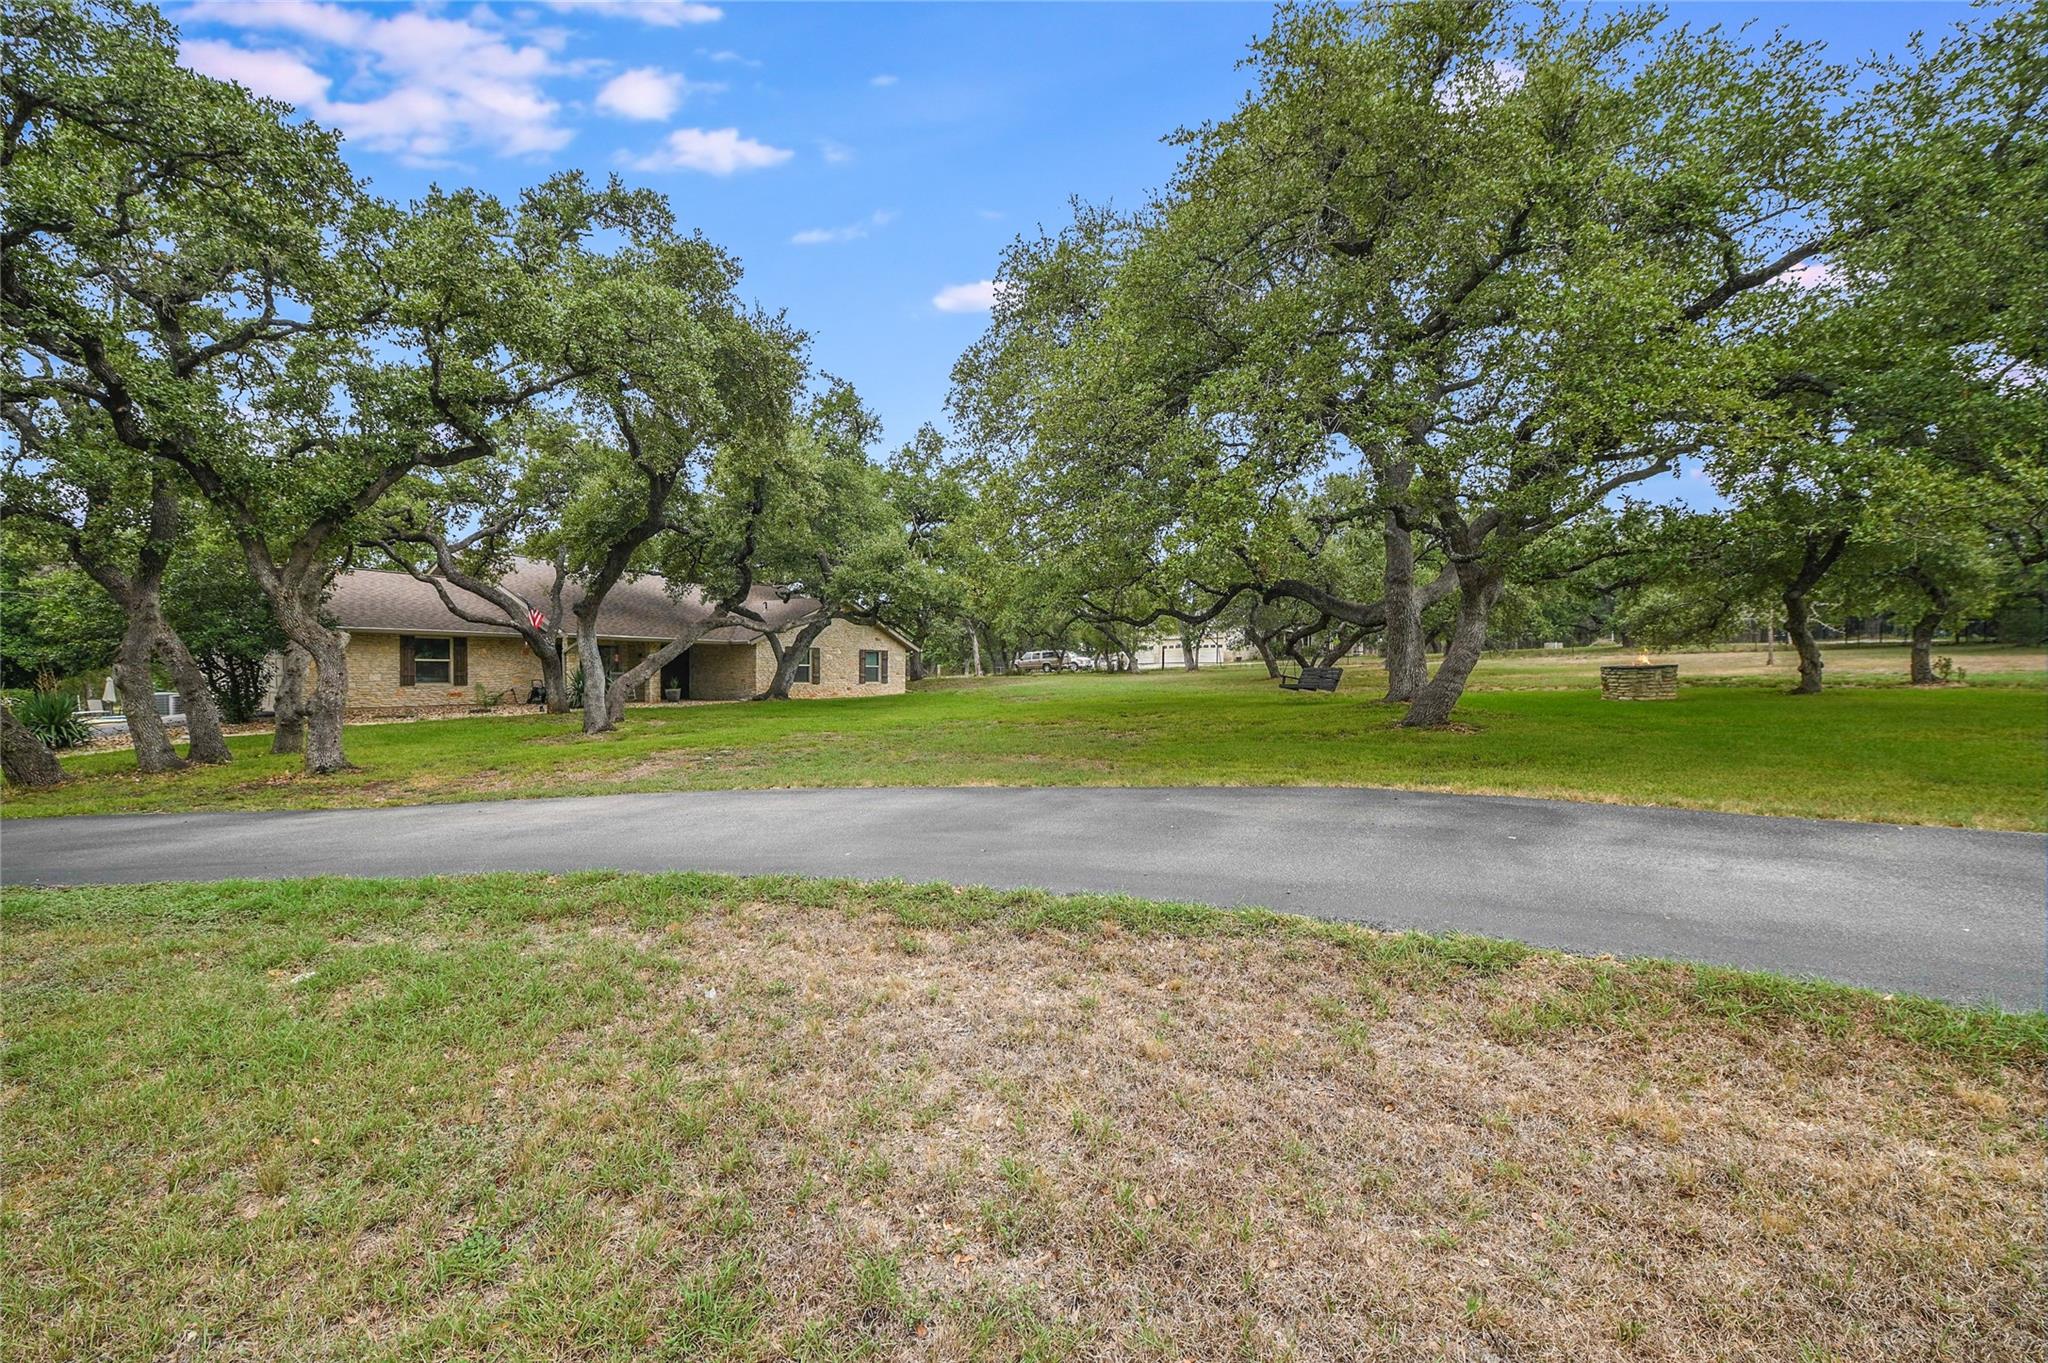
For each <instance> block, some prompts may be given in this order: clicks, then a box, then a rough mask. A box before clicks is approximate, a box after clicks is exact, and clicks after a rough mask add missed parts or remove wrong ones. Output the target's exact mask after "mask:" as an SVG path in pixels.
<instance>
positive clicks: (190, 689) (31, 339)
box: [0, 0, 349, 770]
mask: <svg viewBox="0 0 2048 1363" xmlns="http://www.w3.org/2000/svg"><path fill="white" fill-rule="evenodd" d="M0 29H4V30H5V32H6V33H7V35H8V37H7V46H6V61H5V62H4V63H0V177H4V183H5V192H6V198H7V204H8V208H7V216H6V221H5V223H4V225H0V349H4V352H5V356H6V366H5V370H4V373H0V414H4V416H5V419H6V425H5V428H4V430H5V433H6V435H7V436H8V437H10V445H11V447H10V450H9V456H10V458H9V464H10V475H11V481H12V486H11V487H10V491H9V494H8V498H9V509H10V512H12V513H14V514H16V515H22V516H32V517H37V518H40V519H43V520H44V521H45V522H46V523H47V524H48V525H49V526H50V527H51V528H52V531H53V533H55V534H57V535H59V536H60V537H61V538H62V539H63V540H64V542H65V544H66V546H67V548H69V549H70V550H71V551H72V552H73V554H74V556H75V557H77V558H78V561H79V564H80V566H81V567H82V568H83V569H85V570H86V571H87V572H88V573H90V574H91V575H92V576H93V578H94V580H95V581H97V582H99V583H100V585H101V586H102V587H104V588H105V589H106V590H107V592H108V593H109V594H110V596H112V597H113V598H114V599H115V600H116V601H117V602H118V603H119V604H120V606H121V608H122V610H123V612H124V615H125V617H126V629H125V631H124V643H123V646H122V649H121V653H120V658H119V660H118V662H117V666H116V669H115V672H116V678H117V685H118V686H119V687H120V689H121V692H122V696H123V703H124V708H126V710H127V711H128V714H129V717H130V723H131V724H132V725H133V726H134V727H135V730H136V738H137V748H136V755H137V759H138V761H139V762H140V763H141V764H142V765H143V766H144V767H145V769H149V770H163V769H166V768H168V767H170V766H173V765H176V763H177V758H176V755H175V754H174V753H173V752H172V750H171V748H170V746H169V743H168V741H167V740H166V739H165V738H164V736H163V734H162V730H161V726H160V725H158V724H156V723H155V722H154V718H153V706H151V705H150V704H148V695H147V692H148V689H149V684H150V683H149V676H148V668H149V659H150V658H151V656H152V655H153V656H156V657H158V658H160V659H161V660H162V661H163V662H164V664H165V665H166V667H167V670H169V671H170V672H171V674H172V676H173V678H174V680H175V681H176V682H177V684H178V686H179V689H180V690H181V691H183V692H185V693H186V695H187V696H188V699H189V708H190V709H191V710H192V712H193V713H192V719H193V728H192V738H193V749H192V756H193V758H195V759H196V760H200V761H225V760H227V756H228V754H227V748H226V745H225V743H224V742H222V741H221V739H220V735H219V726H218V722H217V719H216V718H215V716H214V713H213V707H212V704H211V701H210V699H209V697H208V692H207V688H206V686H205V685H204V684H203V682H202V680H201V674H200V672H199V670H198V668H197V666H196V664H195V662H194V660H193V658H192V656H191V654H190V651H189V650H188V649H187V648H186V646H185V645H184V643H183V641H182V640H180V639H179V638H178V636H177V634H176V632H175V631H173V630H171V629H170V628H169V627H168V625H167V624H166V623H165V622H164V619H163V612H162V608H161V590H162V584H163V581H164V576H165V573H166V572H167V570H168V569H169V567H170V565H171V563H172V561H173V558H174V556H175V554H176V552H177V550H178V542H179V536H180V531H179V524H180V521H181V520H182V519H185V515H184V508H183V506H182V498H183V491H182V487H181V484H182V479H181V478H180V477H179V475H178V474H177V472H176V470H175V469H173V468H171V467H169V466H168V465H167V464H166V463H165V461H166V460H168V459H173V458H174V456H175V455H176V454H177V453H178V452H180V451H184V450H191V449H194V448H198V447H203V446H207V445H210V444H212V443H213V442H216V441H219V440H222V439H225V438H229V436H228V433H229V432H231V431H232V430H233V429H234V428H235V426H236V424H237V414H236V412H235V411H234V402H233V400H232V398H231V397H229V396H228V395H227V394H226V392H225V389H226V388H227V386H229V385H232V384H235V383H238V382H241V381H242V380H243V379H244V378H245V377H246V376H247V375H248V374H249V373H250V372H252V370H254V369H257V368H260V367H262V366H263V365H265V364H268V363H272V362H274V360H275V358H276V354H277V350H278V348H279V347H280V346H282V345H284V344H286V343H287V342H289V341H290V340H291V338H293V337H295V336H297V335H299V334H300V333H302V332H303V331H304V330H305V329H306V323H305V321H304V318H303V313H302V311H301V310H300V309H297V308H295V306H294V303H293V299H292V288H293V284H294V281H295V280H296V279H297V278H298V276H299V274H300V272H301V270H302V268H303V267H304V266H305V265H306V263H307V262H308V261H310V260H313V259H316V258H317V257H318V256H319V254H320V252H321V248H322V243H321V238H320V233H321V228H322V225H323V224H324V223H326V222H327V221H328V220H329V219H330V218H331V216H332V213H333V211H334V208H335V206H336V205H337V204H338V203H339V202H340V201H341V200H342V199H343V198H345V197H346V195H347V194H348V192H349V179H348V176H347V174H346V172H345V171H344V170H343V169H342V168H341V166H340V163H339V161H338V159H337V158H336V157H335V155H334V150H333V144H332V139H331V137H329V136H328V135H326V134H324V133H321V132H319V131H318V130H317V129H310V128H304V127H290V126H287V125H286V124H285V123H284V122H283V121H282V119H281V118H280V116H279V114H280V110H279V109H278V107H277V106H274V105H267V104H263V103H260V102H258V101H254V100H252V99H250V98H249V97H248V96H247V95H246V93H244V92H242V91H240V90H238V89H236V88H235V87H233V86H228V85H223V84H221V83H219V82H215V81H209V80H205V79H204V78H202V77H199V76H196V75H194V74H192V73H191V72H189V71H186V70H184V69H183V68H181V67H179V66H178V65H177V62H176V49H175V45H174V42H173V38H172V35H171V32H170V30H169V28H168V26H167V25H165V24H164V23H163V21H162V20H161V19H160V18H159V17H158V16H157V15H156V13H155V12H154V11H153V10H149V9H147V8H145V7H142V6H136V5H131V4H127V3H123V2H122V0H112V2H111V3H107V4H101V5H83V4H74V3H64V2H62V0H59V2H58V3H40V4H21V5H17V4H8V5H6V6H5V8H4V10H0ZM37 485H40V486H37ZM29 489H32V490H29ZM145 710H150V711H152V713H151V714H144V713H143V712H144V711H145Z"/></svg>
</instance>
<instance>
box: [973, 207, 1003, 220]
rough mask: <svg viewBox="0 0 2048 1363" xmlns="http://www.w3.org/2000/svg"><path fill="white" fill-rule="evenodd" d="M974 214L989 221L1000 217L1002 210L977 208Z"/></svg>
mask: <svg viewBox="0 0 2048 1363" xmlns="http://www.w3.org/2000/svg"><path fill="white" fill-rule="evenodd" d="M974 215H975V216H976V217H978V218H983V219H986V220H987V221H989V222H998V221H1000V220H1001V219H1002V216H1003V211H1002V210H1001V209H1000V208H977V209H975V210H974Z"/></svg>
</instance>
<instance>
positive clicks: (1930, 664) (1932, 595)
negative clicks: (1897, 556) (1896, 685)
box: [1906, 564, 1949, 686]
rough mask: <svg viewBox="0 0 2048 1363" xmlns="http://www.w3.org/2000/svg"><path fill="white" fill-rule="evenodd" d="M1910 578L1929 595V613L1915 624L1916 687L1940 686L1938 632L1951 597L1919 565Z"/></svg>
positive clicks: (1913, 663)
mask: <svg viewBox="0 0 2048 1363" xmlns="http://www.w3.org/2000/svg"><path fill="white" fill-rule="evenodd" d="M1906 575H1907V576H1908V577H1910V578H1911V579H1912V580H1913V582H1914V584H1915V585H1916V586H1918V587H1919V588H1920V590H1921V591H1923V592H1925V593H1926V594H1927V609H1926V610H1925V611H1924V612H1922V613H1921V615H1920V618H1919V619H1917V620H1915V621H1914V622H1913V660H1912V663H1911V677H1912V681H1913V685H1915V686H1938V685H1940V684H1941V679H1940V678H1939V677H1936V676H1935V675H1934V632H1935V631H1936V630H1938V629H1940V628H1941V622H1942V620H1943V618H1944V617H1946V616H1947V615H1948V608H1949V595H1948V592H1947V590H1946V589H1945V588H1943V587H1942V585H1941V584H1940V583H1939V582H1937V581H1935V580H1934V577H1933V575H1932V574H1931V573H1929V572H1927V571H1926V570H1925V569H1924V568H1921V567H1920V566H1919V565H1918V564H1915V565H1914V566H1913V567H1912V568H1910V569H1908V570H1907V573H1906Z"/></svg>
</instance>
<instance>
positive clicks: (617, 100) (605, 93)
mask: <svg viewBox="0 0 2048 1363" xmlns="http://www.w3.org/2000/svg"><path fill="white" fill-rule="evenodd" d="M688 88H689V86H688V83H687V82H686V81H684V79H683V78H682V77H681V76H679V75H676V74H674V73H673V72H669V71H664V70H662V69H661V68H660V67H658V66H636V67H634V68H633V69H632V70H630V71H621V72H620V73H619V74H618V75H616V76H613V77H612V78H611V79H610V80H608V81H606V82H605V86H604V89H602V90H599V91H598V92H597V107H598V108H600V109H603V110H604V111H605V112H606V113H611V114H617V115H618V116H619V117H620V118H640V119H652V120H654V121H656V122H660V121H661V120H663V119H665V118H667V117H668V116H669V115H670V114H672V113H674V112H675V111H676V109H677V108H678V107H680V106H681V104H682V102H683V96H684V94H685V93H687V91H688Z"/></svg>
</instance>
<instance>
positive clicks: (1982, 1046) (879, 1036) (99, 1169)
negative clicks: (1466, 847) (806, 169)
mask: <svg viewBox="0 0 2048 1363" xmlns="http://www.w3.org/2000/svg"><path fill="white" fill-rule="evenodd" d="M4 915H5V916H4V928H5V931H4V932H0V984H4V989H5V992H6V996H7V999H8V1019H7V1037H6V1046H5V1051H4V1059H5V1076H6V1089H5V1094H6V1103H7V1109H8V1111H7V1118H6V1126H7V1131H8V1136H7V1139H6V1141H5V1142H4V1143H0V1163H4V1171H0V1172H4V1178H0V1231H4V1234H5V1238H6V1243H7V1247H8V1260H9V1265H8V1271H7V1273H6V1274H4V1275H0V1353H4V1354H5V1356H6V1357H7V1358H9V1359H10V1360H15V1361H16V1363H45V1360H57V1359H74V1358H92V1359H97V1360H115V1361H121V1363H125V1361H127V1360H136V1361H137V1363H140V1361H141V1360H160V1359H198V1358H216V1357H217V1358H236V1359H259V1358H260V1359H276V1358H332V1359H344V1358H345V1359H351V1360H358V1359H363V1360H382V1359H394V1360H396V1359H429V1358H457V1357H459V1358H473V1359H492V1360H526V1359H535V1360H538V1359H558V1358H564V1357H577V1358H621V1359H623V1358H636V1359H641V1358H645V1359H678V1360H682V1359H688V1360H699V1361H708V1363H717V1361H718V1360H757V1359H771V1358H772V1359H797V1360H853V1359H899V1358H904V1359H908V1358H917V1359H941V1360H964V1359H991V1360H993V1359H1035V1360H1040V1361H1041V1363H1054V1361H1055V1360H1066V1359H1073V1360H1079V1359H1089V1358H1102V1357H1116V1358H1128V1359H1134V1360H1150V1359H1157V1360H1168V1361H1170V1360H1174V1359H1181V1358H1200V1359H1224V1358H1260V1359H1267V1358H1276V1359H1277V1358H1290V1357H1301V1358H1311V1357H1313V1358H1339V1357H1341V1358H1345V1359H1378V1358H1384V1359H1409V1358H1414V1357H1418V1356H1422V1355H1427V1356H1430V1357H1436V1356H1438V1355H1439V1354H1442V1355H1444V1356H1454V1357H1461V1358H1463V1357H1471V1358H1481V1357H1489V1356H1492V1357H1501V1358H1537V1357H1542V1358H1573V1359H1606V1358H1617V1359H1630V1360H1640V1359H1657V1360H1667V1359H1668V1360H1678V1359H1685V1360H1691V1359H1695V1358H1702V1357H1709V1356H1712V1357H1757V1358H1765V1357H1768V1358H1787V1359H1790V1358H1815V1359H1819V1358H1888V1359H1891V1358H1926V1359H1935V1358H1952V1359H1964V1358H1967V1359H1972V1360H1986V1361H1991V1363H1996V1360H2003V1359H2015V1360H2017V1359H2022V1358H2025V1359H2033V1358H2036V1357H2038V1352H2039V1343H2040V1339H2041V1338H2042V1334H2043V1330H2044V1327H2048V1316H2044V1313H2048V1295H2044V1294H2043V1293H2042V1292H2041V1290H2040V1288H2041V1274H2042V1260H2041V1248H2040V1237H2039V1229H2040V1222H2039V1209H2040V1206H2041V1201H2042V1197H2043V1194H2044V1168H2048V1160H2044V1153H2048V1152H2044V1148H2043V1141H2044V1137H2043V1134H2042V1132H2043V1127H2042V1118H2043V1116H2044V1115H2048V1098H2044V1095H2043V1093H2042V1091H2041V1088H2040V1085H2039V1083H2038V1077H2039V1073H2040V1066H2041V1064H2042V1062H2043V1061H2044V1059H2048V1018H2044V1017H2043V1016H2042V1015H2040V1014H1997V1013H1988V1012H1971V1011H1965V1010H1958V1009H1954V1008H1949V1007H1945V1006H1943V1005H1939V1004H1934V1003H1927V1002H1923V1001H1918V1000H1911V999H1893V998H1880V997H1878V996H1876V995H1872V994H1869V993H1864V992H1860V991H1856V990H1850V989H1843V988H1838V987H1832V986H1825V985H1809V984H1798V983H1792V982H1789V981H1786V980H1783V979H1778V978H1774V977H1770V976H1763V975H1754V974H1745V973H1741V972H1736V971H1729V970H1720V969H1709V968H1692V967H1683V966H1675V965H1669V964H1660V963H1655V962H1628V963H1623V962H1615V961H1611V960H1587V959H1584V958H1573V957H1567V956H1562V955H1559V954H1556V953H1551V952H1539V951H1533V950H1530V949H1528V948H1525V947H1520V946H1516V945H1514V944H1512V943H1505V942H1497V941H1489V940H1484V939H1476V938H1460V937H1427V936H1422V935H1418V934H1402V935H1383V934H1375V933H1372V932H1368V931H1365V930H1362V929H1358V928H1352V927H1344V926H1337V925H1330V924H1320V923H1313V922H1310V921H1308V920H1305V919H1298V918H1290V917H1284V916H1278V915H1273V914H1265V913H1225V912H1221V911H1217V910H1211V909H1202V908H1194V907H1188V906H1174V905H1162V904H1154V903H1146V902H1141V901H1134V900H1126V899H1109V898H1085V897H1076V898H1062V897H1055V896H1049V895H1043V894H1035V893H997V892H992V891H976V890H959V889H955V888H952V887H948V886H916V887H913V886H904V885H889V884H884V885H869V886H861V885H852V884H846V883H835V882H823V881H804V880H797V879H794V878H764V879H753V880H741V879H733V878H727V877H717V876H703V875H672V876H655V877H636V876H618V875H609V874H592V875H579V876H566V877H541V876H493V877H484V878H477V879H464V880H428V881H381V882H380V881H350V880H313V881H294V882H282V883H263V884H257V883H251V882H230V883H226V884H212V885H186V886H168V887H167V886H154V887H152V886H143V887H119V888H96V889H76V890H64V891H41V892H31V891H19V890H10V891H9V892H8V893H7V895H6V899H5V904H4Z"/></svg>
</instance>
